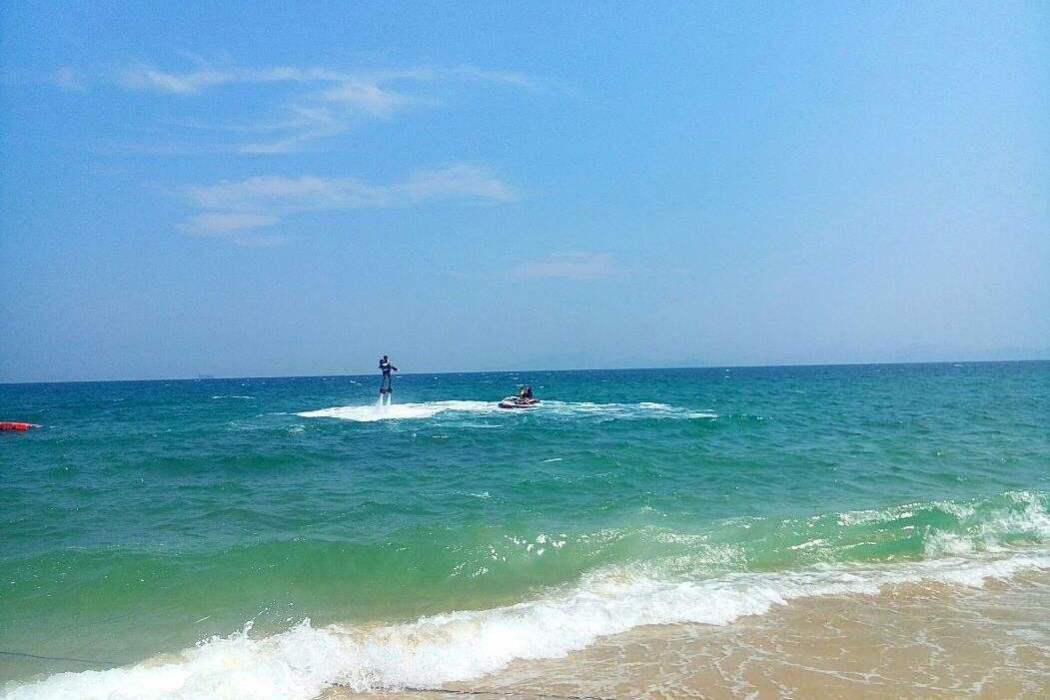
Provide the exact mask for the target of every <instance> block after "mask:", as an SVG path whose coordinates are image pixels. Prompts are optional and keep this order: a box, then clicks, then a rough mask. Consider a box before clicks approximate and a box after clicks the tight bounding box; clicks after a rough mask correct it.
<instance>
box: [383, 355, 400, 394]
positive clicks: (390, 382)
mask: <svg viewBox="0 0 1050 700" xmlns="http://www.w3.org/2000/svg"><path fill="white" fill-rule="evenodd" d="M379 369H380V370H382V372H383V382H382V383H381V384H380V385H379V397H380V398H382V397H383V396H387V395H390V394H392V393H394V376H393V375H392V374H391V372H396V371H397V367H394V365H392V364H390V358H389V357H387V356H386V355H383V357H382V358H381V359H380V360H379Z"/></svg>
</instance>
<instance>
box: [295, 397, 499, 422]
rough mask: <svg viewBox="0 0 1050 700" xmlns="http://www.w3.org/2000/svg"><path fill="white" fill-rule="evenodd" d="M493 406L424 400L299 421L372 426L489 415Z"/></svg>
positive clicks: (328, 412)
mask: <svg viewBox="0 0 1050 700" xmlns="http://www.w3.org/2000/svg"><path fill="white" fill-rule="evenodd" d="M498 410H499V407H498V406H497V405H496V404H495V403H490V402H487V401H427V402H425V403H395V404H390V405H389V406H381V405H379V404H369V405H366V406H333V407H332V408H322V409H320V410H317V411H303V412H302V413H297V414H296V415H297V416H299V417H301V418H338V419H339V420H348V421H354V422H357V423H373V422H375V421H380V420H410V419H419V418H433V417H434V416H436V415H437V414H439V413H444V412H446V411H460V412H470V413H489V412H495V411H498Z"/></svg>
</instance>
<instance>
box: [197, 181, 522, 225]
mask: <svg viewBox="0 0 1050 700" xmlns="http://www.w3.org/2000/svg"><path fill="white" fill-rule="evenodd" d="M184 196H185V198H186V199H187V200H188V201H189V202H190V203H191V204H192V205H193V206H194V207H196V208H197V209H198V210H199V211H198V213H196V214H194V215H192V216H190V217H189V218H188V219H187V220H186V221H184V222H183V224H182V228H183V230H185V231H187V232H190V233H194V234H198V235H212V236H225V237H230V236H231V234H232V235H234V236H236V237H243V236H244V234H245V233H247V232H250V231H254V230H256V229H259V228H263V227H269V226H274V225H276V224H278V223H280V222H281V221H282V220H283V219H284V218H285V217H287V216H289V215H292V214H296V213H300V212H308V211H336V210H349V209H365V208H384V207H398V206H409V205H413V204H419V203H423V202H428V201H439V200H456V199H458V200H474V201H488V202H508V201H512V200H514V199H516V198H517V196H518V195H517V192H516V191H515V190H514V188H513V187H511V186H510V185H508V184H507V183H506V182H504V181H503V180H501V179H500V178H498V177H497V176H495V175H494V174H492V173H491V172H490V171H489V170H488V169H487V168H484V167H482V166H479V165H475V164H469V163H458V164H455V165H452V166H449V167H447V168H440V169H434V170H419V171H416V172H415V173H413V174H412V175H410V176H409V177H408V178H407V179H406V180H405V181H403V182H400V183H395V184H391V185H376V184H371V183H367V182H364V181H362V180H359V179H356V178H349V177H346V178H326V177H314V176H302V177H296V178H289V177H280V176H264V177H252V178H248V179H245V180H236V181H224V182H220V183H218V184H214V185H207V186H199V187H189V188H187V189H186V190H185V192H184Z"/></svg>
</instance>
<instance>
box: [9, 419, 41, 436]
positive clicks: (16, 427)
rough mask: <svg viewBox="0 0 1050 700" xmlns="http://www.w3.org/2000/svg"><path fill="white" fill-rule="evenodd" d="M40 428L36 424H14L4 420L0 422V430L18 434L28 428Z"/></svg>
mask: <svg viewBox="0 0 1050 700" xmlns="http://www.w3.org/2000/svg"><path fill="white" fill-rule="evenodd" d="M39 427H40V426H39V425H37V424H36V423H16V422H15V421H10V420H4V421H0V430H13V431H15V432H18V433H24V432H25V431H27V430H29V429H30V428H39Z"/></svg>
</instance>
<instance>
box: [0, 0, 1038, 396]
mask: <svg viewBox="0 0 1050 700" xmlns="http://www.w3.org/2000/svg"><path fill="white" fill-rule="evenodd" d="M108 5H111V4H110V3H78V4H64V3H54V2H49V3H41V2H23V3H14V4H9V5H7V6H5V8H4V10H3V11H2V12H0V62H2V66H0V80H2V82H0V161H2V166H0V293H2V294H3V295H4V298H5V300H6V303H5V308H4V312H3V315H2V318H0V381H29V380H68V379H94V378H149V377H185V376H195V375H197V374H198V373H207V374H216V375H235V376H242V375H285V374H327V373H346V372H359V371H372V369H373V365H374V364H375V358H376V357H377V356H378V355H379V354H380V353H382V352H388V353H390V354H391V356H392V357H393V358H394V359H395V361H396V362H397V363H398V364H399V366H401V367H402V369H404V370H411V371H442V370H481V369H501V368H572V367H622V366H665V365H686V364H688V365H703V364H778V363H822V362H870V361H901V360H932V359H946V360H949V359H973V358H985V357H990V358H999V357H1012V356H1018V357H1031V356H1040V355H1042V356H1046V354H1048V353H1050V351H1048V348H1050V211H1048V210H1050V196H1048V192H1050V172H1048V166H1047V163H1048V162H1050V5H1047V4H1045V3H1006V4H1002V3H994V4H993V3H978V4H966V5H965V6H960V5H958V4H956V3H900V4H893V3H864V4H860V3H856V4H855V3H815V4H814V3H804V4H802V3H799V4H796V3H791V4H788V3H776V4H773V3H770V4H735V3H725V4H722V3H718V4H715V3H681V4H660V3H656V4H654V3H645V4H641V3H639V4H636V5H632V6H621V5H617V6H615V7H613V6H605V5H603V4H599V3H583V4H566V3H550V4H539V3H529V4H524V5H523V6H512V5H510V4H505V3H479V4H467V3H444V4H437V3H434V4H429V3H428V4H412V3H408V4H406V3H400V4H395V5H387V4H385V3H384V4H381V3H358V4H353V3H328V4H316V5H315V4H311V5H310V7H309V8H298V7H292V6H290V5H289V4H288V3H273V4H271V3H265V2H251V3H237V2H227V3H221V7H218V6H212V7H207V8H203V9H202V8H189V7H187V5H188V4H187V3H169V4H165V3H150V4H149V5H148V7H147V6H145V4H142V5H143V6H142V7H140V6H139V5H140V4H138V3H131V4H128V6H127V7H123V8H116V7H109V6H108ZM216 5H219V4H216ZM789 5H790V6H789Z"/></svg>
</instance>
